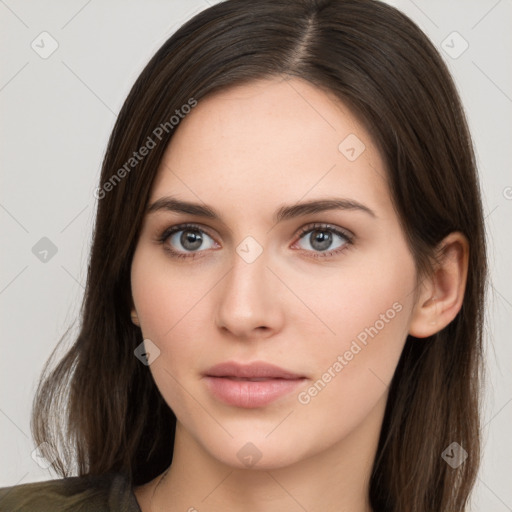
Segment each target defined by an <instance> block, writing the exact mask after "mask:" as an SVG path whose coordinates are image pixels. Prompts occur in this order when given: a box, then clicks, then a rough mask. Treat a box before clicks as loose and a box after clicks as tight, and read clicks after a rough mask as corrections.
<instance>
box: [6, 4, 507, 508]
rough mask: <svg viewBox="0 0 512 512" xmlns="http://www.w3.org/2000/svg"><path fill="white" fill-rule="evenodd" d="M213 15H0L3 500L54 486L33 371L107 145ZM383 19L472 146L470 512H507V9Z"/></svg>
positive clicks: (64, 296) (65, 295)
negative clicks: (447, 84) (478, 389)
mask: <svg viewBox="0 0 512 512" xmlns="http://www.w3.org/2000/svg"><path fill="white" fill-rule="evenodd" d="M212 3H213V1H212V0H186V1H183V0H182V1H177V0H151V1H142V0H129V1H127V0H105V1H99V0H66V1H64V0H60V1H56V0H42V1H41V0H38V1H35V0H31V1H27V0H0V38H1V39H0V40H1V46H0V51H1V60H2V66H1V68H0V104H1V118H0V119H1V123H0V129H1V136H0V140H1V151H0V159H1V169H2V172H1V177H0V179H1V185H0V191H1V192H0V229H1V233H0V236H1V247H2V251H1V257H2V259H1V270H0V311H1V313H0V314H1V322H0V326H1V327H0V328H1V349H2V351H1V354H2V356H1V357H0V432H1V436H0V486H7V485H15V484H19V483H25V482H32V481H38V480H46V479H51V478H56V477H57V475H55V474H54V473H51V472H50V471H49V470H48V469H44V468H42V467H40V465H38V464H37V463H36V462H37V461H36V460H34V458H33V457H32V456H31V454H32V452H33V450H34V449H35V446H34V444H33V440H32V439H31V435H30V427H29V418H30V409H31V405H32V399H33V396H34V392H35V388H36V384H37V380H38V378H39V375H40V372H41V370H42V367H43V364H44V362H45V361H46V359H47V358H48V356H49V355H50V353H51V351H52V350H53V348H54V347H55V346H56V344H57V342H58V340H59V339H60V337H61V336H62V335H63V334H64V331H65V329H66V328H67V327H68V326H69V325H70V324H71V323H72V322H73V321H74V320H75V319H76V318H77V314H78V312H79V306H80V302H81V299H82V295H83V289H84V284H85V276H86V270H87V258H88V253H89V248H90V241H91V232H92V224H93V220H94V213H95V208H96V200H95V199H94V196H93V191H94V189H95V187H97V185H98V180H99V170H100V165H101V160H102V157H103V154H104V151H105V147H106V143H107V140H108V137H109V134H110V131H111V129H112V127H113V124H114V121H115V119H116V114H117V112H118V111H119V109H120V108H121V105H122V103H123V101H124V99H125V97H126V95H127V93H128V91H129V89H130V87H131V85H132V84H133V82H134V80H135V79H136V77H137V76H138V74H139V73H140V71H141V70H142V68H143V66H144V65H145V63H146V62H147V61H148V60H149V58H150V57H151V56H152V55H153V53H154V52H155V51H156V50H157V49H158V48H159V47H160V46H161V44H163V42H164V41H165V40H166V39H167V38H168V37H169V36H170V35H171V34H172V33H173V32H174V31H175V30H176V29H177V28H178V27H179V26H180V25H181V24H182V23H183V22H184V21H186V20H187V19H189V18H190V17H192V16H193V15H194V14H195V13H197V12H199V11H200V10H203V9H205V8H207V7H208V6H209V5H211V4H212ZM392 3H393V5H395V6H396V7H398V8H399V9H401V10H402V11H403V12H405V13H406V14H407V15H409V16H410V17H411V18H412V19H413V20H414V21H415V22H416V23H417V24H418V25H419V26H420V27H421V28H422V29H423V30H424V31H425V32H426V33H427V35H428V36H429V37H430V39H431V40H432V42H433V43H434V44H435V45H436V47H437V48H438V49H439V50H440V52H441V53H442V55H443V57H444V58H445V60H446V62H447V63H448V65H449V67H450V70H451V71H452V74H453V76H454V78H455V81H456V83H457V86H458V88H459V92H460V94H461V97H462V100H463V103H464V106H465V108H466V111H467V115H468V119H469V123H470V128H471V130H472V135H473V138H474V142H475V148H476V153H477V157H478V164H479V169H480V176H481V184H482V191H483V196H484V197H483V199H484V205H485V215H486V223H487V230H488V241H489V255H490V266H491V279H492V288H491V294H490V296H489V300H488V306H487V312H488V320H487V330H486V345H487V353H488V356H487V366H488V382H487V387H486V401H485V411H484V415H485V419H484V426H483V428H482V434H483V438H484V457H483V465H482V470H481V472H480V476H479V480H478V484H477V488H476V491H475V496H474V510H482V511H492V512H505V511H512V486H511V485H510V483H511V482H510V474H511V471H512V463H511V461H512V441H511V439H510V425H511V424H512V348H511V347H512V343H510V330H511V328H512V322H511V313H512V273H511V272H510V263H511V254H512V250H511V249H512V230H511V229H510V222H511V213H512V172H511V164H512V138H511V132H512V131H511V128H512V76H511V66H510V60H511V59H510V57H511V50H512V36H511V30H510V20H511V19H512V2H511V1H510V0H499V1H497V0H470V1H468V0H452V1H445V0H435V1H433V0H415V1H412V0H396V1H394V2H392ZM454 32H455V33H454ZM42 33H45V34H42ZM41 40H43V41H44V42H41ZM52 51H53V53H51V52H52ZM48 53H51V55H48ZM507 62H509V64H507ZM41 239H43V240H41ZM34 247H35V248H34ZM41 247H43V248H44V250H47V251H48V253H47V256H46V261H41ZM507 264H508V265H507ZM507 267H508V268H509V270H508V271H507ZM72 332H76V329H75V330H74V331H72ZM66 346H67V345H66Z"/></svg>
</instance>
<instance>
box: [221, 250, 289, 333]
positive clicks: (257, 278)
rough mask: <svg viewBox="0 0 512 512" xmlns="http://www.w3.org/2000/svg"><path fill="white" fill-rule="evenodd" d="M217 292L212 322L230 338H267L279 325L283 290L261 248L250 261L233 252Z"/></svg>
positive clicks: (281, 317)
mask: <svg viewBox="0 0 512 512" xmlns="http://www.w3.org/2000/svg"><path fill="white" fill-rule="evenodd" d="M218 293H219V297H218V301H217V304H218V305H217V310H216V323H217V326H218V327H219V328H220V329H222V330H223V331H225V332H228V333H230V334H231V335H232V337H233V338H235V339H244V340H248V339H251V338H252V339H254V338H267V337H270V336H272V335H273V334H275V333H276V332H277V331H279V330H280V329H281V328H282V325H283V320H284V299H285V297H284V293H285V290H284V287H283V285H282V283H281V282H280V281H279V279H278V278H277V277H276V275H275V271H274V272H273V271H271V270H270V269H269V268H268V260H267V257H266V253H265V251H263V253H262V254H261V255H260V256H259V257H258V258H257V259H256V260H255V261H253V262H252V263H247V262H246V261H244V259H242V258H241V257H240V256H239V255H238V254H236V253H234V255H233V266H232V268H231V270H230V271H229V272H228V274H227V275H226V277H225V278H224V279H223V280H222V283H221V284H220V285H219V287H218Z"/></svg>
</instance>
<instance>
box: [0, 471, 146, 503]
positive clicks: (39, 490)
mask: <svg viewBox="0 0 512 512" xmlns="http://www.w3.org/2000/svg"><path fill="white" fill-rule="evenodd" d="M0 512H141V511H140V508H139V506H138V504H137V500H136V498H135V495H134V494H133V490H132V487H131V485H130V482H129V481H128V479H127V478H126V477H125V476H124V475H122V474H121V473H107V474H104V475H88V476H75V477H68V478H61V479H57V480H48V481H45V482H33V483H27V484H21V485H15V486H12V487H2V488H0Z"/></svg>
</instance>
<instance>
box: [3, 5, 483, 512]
mask: <svg viewBox="0 0 512 512" xmlns="http://www.w3.org/2000/svg"><path fill="white" fill-rule="evenodd" d="M96 197H97V199H98V211H97V219H96V225H95V232H94V239H93V245H92V251H91V257H90V264H89V272H88V279H87V288H86V294H85V299H84V304H83V311H82V327H81V331H80V334H79V336H78V338H77V340H76V342H75V344H74V345H73V347H72V348H71V349H70V351H69V352H68V353H67V354H66V356H65V357H64V359H62V360H61V361H60V362H59V364H58V365H57V366H56V368H55V369H54V370H52V371H51V372H48V374H47V375H45V376H44V378H43V379H42V381H41V385H40V387H39V389H38V393H37V396H36V399H35V403H34V411H33V423H32V427H33V433H34V437H35V439H36V441H37V443H38V444H41V446H42V447H41V451H42V452H43V455H45V456H47V457H48V458H51V459H52V460H53V466H54V468H55V469H56V470H57V471H58V472H59V473H60V474H61V475H62V476H63V477H67V478H63V479H60V480H54V481H50V482H44V483H35V484H25V485H21V486H17V487H14V488H7V489H3V490H1V491H0V510H2V511H3V510H9V511H13V510H36V509H37V510H42V509H44V507H48V508H47V509H48V510H50V509H51V510H74V509H77V510H78V509H80V506H81V507H83V509H84V510H85V509H88V508H87V507H89V508H91V509H92V508H94V507H95V508H94V509H95V510H109V511H110V510H111V511H113V510H130V511H140V510H141V511H142V512H153V511H160V510H167V511H175V510H190V511H193V510H199V511H201V510H210V511H216V510H244V511H251V510H265V511H273V510H290V511H291V510H308V511H314V510H350V511H352V512H363V511H364V512H368V511H373V512H377V511H378V512H383V511H393V512H398V511H411V510H414V511H415V512H418V511H425V512H427V511H429V512H432V511H434V510H435V511H448V510H450V511H454V510H460V511H462V510H464V509H465V506H466V504H467V501H468V498H469V494H470V491H471V489H472V487H473V484H474V481H475V478H476V473H477V468H478V459H479V434H478V432H479V411H478V406H479V395H478V391H479V382H480V380H479V379H480V365H481V336H482V321H483V300H484V289H485V280H486V252H485V239H484V228H483V216H482V207H481V200H480V193H479V188H478V177H477V173H476V168H475V162H474V155H473V149H472V145H471V139H470V135H469V132H468V129H467V125H466V121H465V117H464V113H463V110H462V107H461V104H460V100H459V98H458V95H457V92H456V90H455V87H454V85H453V82H452V80H451V78H450V76H449V73H448V71H447V69H446V67H445V65H444V64H443V62H442V59H441V58H440V56H439V55H438V53H437V51H436V50H435V48H434V47H433V46H432V44H431V43H430V42H429V41H428V39H427V38H426V36H424V34H423V33H422V32H421V31H420V30H419V28H418V27H417V26H416V25H414V24H413V23H412V22H411V21H410V20H409V19H408V18H406V17H405V16H404V15H403V14H401V13H400V12H399V11H397V10H395V9H394V8H392V7H389V6H387V5H385V4H381V3H379V2H376V1H373V0H316V1H315V0H302V1H285V0H279V1H275V0H262V1H258V2H249V1H247V0H228V1H226V2H222V3H220V4H217V5H214V6H213V7H211V8H209V9H207V10H205V11H203V12H201V13H199V14H198V15H196V16H195V17H194V18H193V19H191V20H190V21H188V22H187V23H186V24H185V25H184V26H183V27H181V28H180V29H179V30H178V31H177V32H176V33H175V34H174V35H173V36H172V37H171V38H170V39H169V40H168V41H167V42H166V43H165V44H164V45H163V46H162V48H161V49H160V50H159V51H158V52H157V53H156V55H155V56H154V57H153V58H152V59H151V61H150V62H149V64H148V65H147V66H146V68H145V69H144V71H143V72H142V74H141V75H140V77H139V78H138V80H137V81H136V83H135V85H134V86H133V88H132V90H131V92H130V94H129V96H128V98H127V100H126V102H125V104H124V106H123V108H122V110H121V112H120V114H119V117H118V120H117V123H116V126H115V127H114V131H113V133H112V136H111V138H110V141H109V145H108V148H107V152H106V155H105V159H104V164H103V169H102V175H101V181H100V186H99V187H98V189H97V191H96ZM63 410H66V414H65V415H62V413H61V411H63ZM74 464H75V465H76V472H77V473H78V475H79V476H77V477H69V475H70V474H71V471H72V468H73V466H74ZM38 507H39V508H38ZM73 507H74V508H73Z"/></svg>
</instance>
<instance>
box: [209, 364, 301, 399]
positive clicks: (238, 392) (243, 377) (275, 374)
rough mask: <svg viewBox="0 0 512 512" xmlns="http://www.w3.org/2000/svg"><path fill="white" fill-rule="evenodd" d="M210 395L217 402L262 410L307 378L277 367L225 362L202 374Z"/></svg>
mask: <svg viewBox="0 0 512 512" xmlns="http://www.w3.org/2000/svg"><path fill="white" fill-rule="evenodd" d="M204 380H205V382H206V386H207V388H208V390H209V391H210V393H211V394H212V395H213V396H214V397H215V398H216V399H218V400H220V401H222V402H224V403H227V404H229V405H232V406H235V407H241V408H246V409H251V408H257V407H264V406H265V405H268V404H270V403H272V402H274V401H275V400H277V399H279V398H282V397H283V396H284V395H287V394H289V393H290V392H292V391H293V390H294V389H296V388H297V386H299V385H301V384H302V383H303V382H304V381H306V380H307V378H306V377H305V376H304V375H300V374H297V373H294V372H291V371H289V370H285V369H283V368H280V367H278V366H275V365H272V364H269V363H263V362H254V363H251V364H248V365H242V364H238V363H234V362H226V363H221V364H218V365H215V366H213V367H212V368H210V369H209V370H207V371H206V372H205V374H204Z"/></svg>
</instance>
